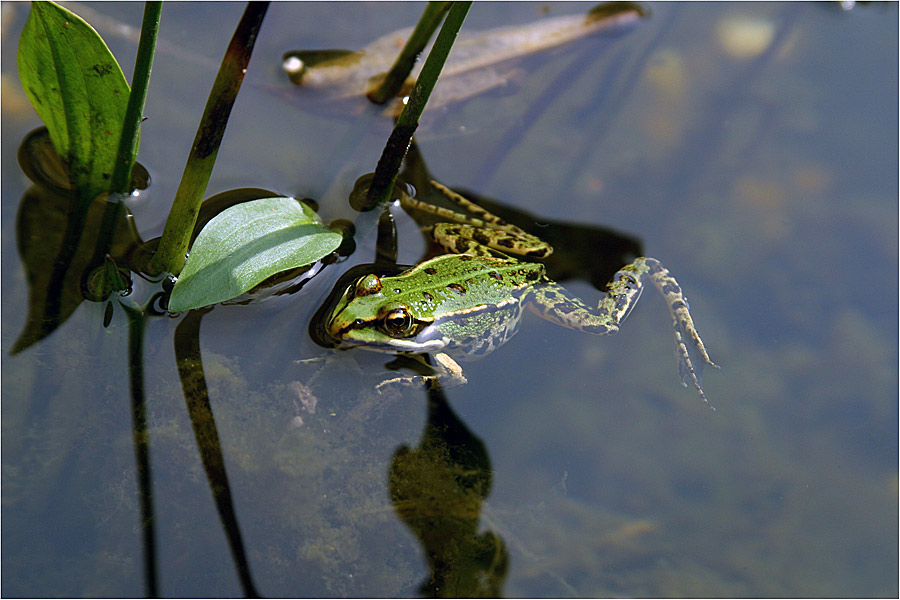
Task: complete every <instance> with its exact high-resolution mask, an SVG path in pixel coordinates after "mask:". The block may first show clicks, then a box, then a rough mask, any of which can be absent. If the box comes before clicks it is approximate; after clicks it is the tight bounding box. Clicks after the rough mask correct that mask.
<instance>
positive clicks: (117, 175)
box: [109, 2, 162, 194]
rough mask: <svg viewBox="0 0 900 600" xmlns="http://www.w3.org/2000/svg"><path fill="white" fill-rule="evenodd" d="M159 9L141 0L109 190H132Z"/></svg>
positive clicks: (122, 192)
mask: <svg viewBox="0 0 900 600" xmlns="http://www.w3.org/2000/svg"><path fill="white" fill-rule="evenodd" d="M161 12H162V2H146V3H145V4H144V20H143V23H142V24H141V39H140V42H139V43H138V49H137V58H135V61H134V75H133V76H132V78H131V94H129V96H128V105H127V106H126V108H125V122H124V123H123V125H122V137H121V138H119V152H118V154H117V155H116V165H115V169H114V170H113V174H112V179H111V182H110V186H109V191H110V192H112V193H120V194H127V193H129V192H131V167H132V166H133V165H134V159H135V156H137V147H138V139H139V138H140V131H141V119H143V113H144V104H145V103H146V101H147V89H148V88H149V87H150V71H151V70H152V69H153V56H154V54H155V53H156V38H157V34H158V33H159V16H160V13H161Z"/></svg>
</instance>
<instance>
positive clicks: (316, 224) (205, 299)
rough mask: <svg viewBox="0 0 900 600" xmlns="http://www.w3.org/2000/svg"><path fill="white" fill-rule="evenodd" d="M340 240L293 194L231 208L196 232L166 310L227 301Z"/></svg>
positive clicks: (326, 250)
mask: <svg viewBox="0 0 900 600" xmlns="http://www.w3.org/2000/svg"><path fill="white" fill-rule="evenodd" d="M340 243H341V235H340V234H339V233H335V232H333V231H330V230H329V229H327V228H326V227H325V226H324V225H322V222H321V220H320V219H319V216H318V215H317V214H316V213H315V212H314V211H313V210H312V209H310V208H309V207H308V206H306V205H304V204H301V203H300V202H297V201H296V200H295V199H293V198H263V199H261V200H253V201H250V202H244V203H242V204H238V205H236V206H232V207H231V208H228V209H226V210H224V211H222V212H221V213H220V214H219V215H217V216H216V217H215V218H213V219H212V220H211V221H210V222H209V223H207V224H206V226H205V227H204V228H203V231H201V232H200V235H198V236H197V239H196V240H195V241H194V245H193V247H192V249H191V254H190V256H189V257H188V260H187V262H186V263H185V265H184V269H183V270H182V271H181V276H180V277H179V278H178V281H177V282H176V283H175V287H174V289H173V290H172V297H171V298H170V299H169V310H171V311H181V310H188V309H191V308H200V307H202V306H208V305H210V304H215V303H216V302H224V301H226V300H231V299H232V298H236V297H238V296H240V295H241V294H243V293H244V292H247V291H249V290H251V289H252V288H253V287H254V286H256V285H257V284H259V283H260V282H262V281H263V280H265V279H266V278H268V277H271V276H272V275H274V274H276V273H280V272H282V271H286V270H288V269H294V268H297V267H302V266H304V265H308V264H310V263H313V262H315V261H317V260H319V259H320V258H322V257H324V256H326V255H328V254H329V253H331V252H332V251H333V250H334V249H336V248H337V247H338V246H339V245H340Z"/></svg>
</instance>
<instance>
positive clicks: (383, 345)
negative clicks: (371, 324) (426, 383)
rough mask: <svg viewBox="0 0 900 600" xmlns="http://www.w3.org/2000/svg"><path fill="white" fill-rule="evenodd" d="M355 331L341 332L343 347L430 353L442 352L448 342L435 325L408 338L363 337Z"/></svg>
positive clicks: (405, 352) (382, 335)
mask: <svg viewBox="0 0 900 600" xmlns="http://www.w3.org/2000/svg"><path fill="white" fill-rule="evenodd" d="M353 333H354V329H346V330H344V331H342V332H340V337H339V338H338V340H339V342H340V348H341V349H350V348H365V349H366V350H374V351H376V352H385V353H388V354H397V353H404V354H430V353H436V352H442V351H443V350H444V348H446V346H447V344H448V340H447V338H446V337H444V336H443V335H441V334H440V332H439V331H438V330H437V328H436V327H434V326H426V327H425V328H424V329H422V330H421V331H420V332H418V333H417V334H416V335H415V336H413V337H408V338H393V337H390V336H388V335H384V334H382V333H377V334H375V335H373V336H372V337H365V338H361V337H356V336H354V335H353Z"/></svg>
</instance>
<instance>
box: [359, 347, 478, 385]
mask: <svg viewBox="0 0 900 600" xmlns="http://www.w3.org/2000/svg"><path fill="white" fill-rule="evenodd" d="M425 356H426V355H423V354H405V355H402V356H401V357H398V358H404V359H408V360H412V361H414V363H418V364H417V365H416V367H417V368H416V370H420V369H422V370H425V371H429V372H430V373H429V374H427V375H407V376H403V377H392V378H391V379H387V380H385V381H382V382H381V383H379V384H378V385H377V386H375V390H376V391H378V392H379V393H382V392H384V391H385V390H386V389H387V388H389V387H391V386H395V385H402V386H423V385H424V386H425V387H426V389H431V388H432V387H433V386H440V387H444V388H447V387H456V386H460V385H465V384H466V383H468V379H466V377H465V375H463V372H462V367H460V366H459V363H457V362H456V361H455V360H453V359H452V358H450V357H449V356H448V355H446V354H444V353H443V352H439V353H437V354H434V355H432V358H433V359H434V362H435V363H436V364H433V365H432V364H430V363H428V362H427V361H426V359H425Z"/></svg>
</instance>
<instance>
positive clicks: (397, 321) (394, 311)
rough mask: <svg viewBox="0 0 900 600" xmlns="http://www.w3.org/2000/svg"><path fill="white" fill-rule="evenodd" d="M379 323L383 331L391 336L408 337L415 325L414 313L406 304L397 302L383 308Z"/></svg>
mask: <svg viewBox="0 0 900 600" xmlns="http://www.w3.org/2000/svg"><path fill="white" fill-rule="evenodd" d="M378 323H379V325H380V326H381V331H382V332H383V333H385V334H387V335H389V336H391V337H406V336H407V335H409V334H410V333H412V330H413V328H414V325H415V321H414V320H413V316H412V313H410V312H409V307H407V306H406V305H405V304H395V305H392V306H386V307H384V308H383V309H381V311H380V314H379V318H378Z"/></svg>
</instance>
